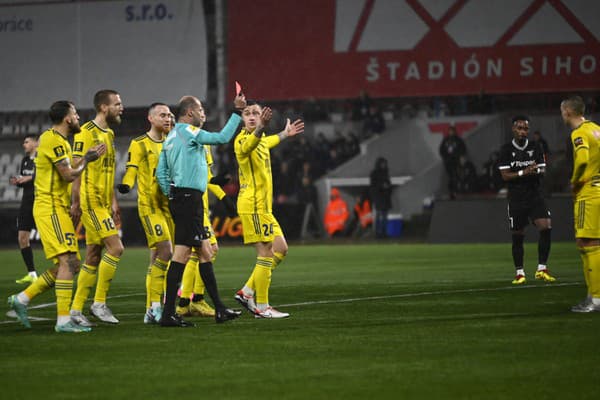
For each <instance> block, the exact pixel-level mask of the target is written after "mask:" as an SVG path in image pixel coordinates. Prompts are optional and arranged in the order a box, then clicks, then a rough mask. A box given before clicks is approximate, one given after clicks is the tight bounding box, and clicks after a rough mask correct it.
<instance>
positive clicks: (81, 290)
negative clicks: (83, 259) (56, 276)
mask: <svg viewBox="0 0 600 400" xmlns="http://www.w3.org/2000/svg"><path fill="white" fill-rule="evenodd" d="M97 269H98V267H97V266H95V265H87V264H82V265H81V270H80V271H79V276H78V277H77V290H76V291H75V297H74V298H73V306H72V307H71V309H72V310H74V311H83V305H84V304H85V302H86V300H87V299H88V296H89V295H90V291H91V290H92V287H94V285H95V284H96V271H97Z"/></svg>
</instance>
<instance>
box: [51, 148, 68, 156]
mask: <svg viewBox="0 0 600 400" xmlns="http://www.w3.org/2000/svg"><path fill="white" fill-rule="evenodd" d="M53 150H54V154H56V157H62V156H64V155H65V149H64V147H62V146H56V147H55V148H54V149H53Z"/></svg>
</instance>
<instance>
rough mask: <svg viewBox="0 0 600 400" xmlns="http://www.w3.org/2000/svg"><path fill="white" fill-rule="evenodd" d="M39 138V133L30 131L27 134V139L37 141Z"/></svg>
mask: <svg viewBox="0 0 600 400" xmlns="http://www.w3.org/2000/svg"><path fill="white" fill-rule="evenodd" d="M39 138H40V135H38V134H37V133H28V134H27V135H25V139H33V140H35V141H37V140H38V139H39Z"/></svg>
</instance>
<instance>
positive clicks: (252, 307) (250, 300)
mask: <svg viewBox="0 0 600 400" xmlns="http://www.w3.org/2000/svg"><path fill="white" fill-rule="evenodd" d="M234 298H235V301H237V302H238V303H240V304H241V305H242V306H243V307H244V308H245V309H246V310H248V311H249V312H250V314H254V315H256V314H258V307H256V303H255V302H254V296H248V295H247V294H245V293H244V292H243V291H242V290H238V291H237V293H236V294H235V296H234Z"/></svg>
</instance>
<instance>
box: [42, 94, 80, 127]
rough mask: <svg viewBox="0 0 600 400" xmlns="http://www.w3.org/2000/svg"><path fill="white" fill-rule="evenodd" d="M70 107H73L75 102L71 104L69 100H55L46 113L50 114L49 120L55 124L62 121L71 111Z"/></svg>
mask: <svg viewBox="0 0 600 400" xmlns="http://www.w3.org/2000/svg"><path fill="white" fill-rule="evenodd" d="M71 107H75V104H73V102H71V101H68V100H59V101H55V102H54V103H52V105H51V106H50V112H49V113H48V115H49V116H50V121H52V123H53V124H55V125H57V124H60V123H61V122H63V119H65V117H66V116H67V114H68V113H69V111H71Z"/></svg>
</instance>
